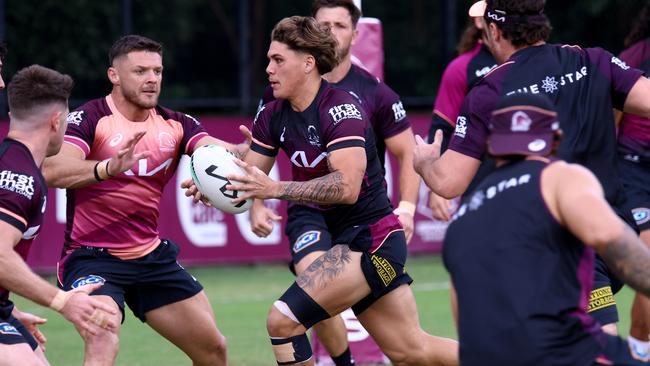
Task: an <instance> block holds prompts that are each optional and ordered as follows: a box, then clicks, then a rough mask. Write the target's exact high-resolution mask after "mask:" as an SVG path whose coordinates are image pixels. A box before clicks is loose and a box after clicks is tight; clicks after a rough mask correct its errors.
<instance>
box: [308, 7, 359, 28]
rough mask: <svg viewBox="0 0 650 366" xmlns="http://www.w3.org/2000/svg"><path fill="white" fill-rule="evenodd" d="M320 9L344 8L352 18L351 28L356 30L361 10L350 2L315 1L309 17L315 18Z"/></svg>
mask: <svg viewBox="0 0 650 366" xmlns="http://www.w3.org/2000/svg"><path fill="white" fill-rule="evenodd" d="M322 8H345V9H346V10H347V11H348V13H350V18H352V27H353V28H357V24H359V18H361V10H359V8H357V6H356V5H354V1H352V0H316V1H314V4H313V5H312V7H311V16H313V17H316V13H318V11H319V10H320V9H322Z"/></svg>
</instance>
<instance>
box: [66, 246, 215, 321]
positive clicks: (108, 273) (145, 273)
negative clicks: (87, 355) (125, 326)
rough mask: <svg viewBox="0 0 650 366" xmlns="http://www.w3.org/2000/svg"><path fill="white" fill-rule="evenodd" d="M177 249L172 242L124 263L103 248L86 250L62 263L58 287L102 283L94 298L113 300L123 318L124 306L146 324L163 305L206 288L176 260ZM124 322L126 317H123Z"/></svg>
mask: <svg viewBox="0 0 650 366" xmlns="http://www.w3.org/2000/svg"><path fill="white" fill-rule="evenodd" d="M178 251H179V249H178V246H176V244H174V243H173V242H172V241H170V240H162V241H161V242H160V245H159V246H158V247H157V248H156V249H155V250H154V251H153V252H151V253H149V254H147V255H145V256H144V257H141V258H137V259H130V260H123V259H120V258H118V257H115V256H113V255H111V254H109V253H108V252H107V251H106V250H105V249H103V248H93V247H83V248H80V249H77V250H75V251H74V252H72V253H71V254H70V255H68V256H67V257H66V258H64V259H63V260H62V261H61V262H59V271H60V272H62V274H63V276H62V278H60V281H62V283H61V282H60V283H59V287H61V288H62V289H64V290H66V291H68V290H70V289H72V288H75V287H78V286H82V285H84V284H88V283H98V282H103V283H104V286H102V287H101V288H99V289H98V290H96V291H95V292H93V293H92V294H93V295H107V296H110V297H112V298H113V300H115V302H116V303H117V305H118V306H119V307H120V309H121V310H122V315H124V303H125V302H126V304H127V305H128V306H129V308H130V309H131V311H133V314H135V316H137V317H138V318H139V319H140V320H141V321H143V322H145V321H146V317H145V314H146V313H147V312H148V311H150V310H154V309H157V308H159V307H161V306H164V305H168V304H171V303H175V302H178V301H181V300H185V299H187V298H190V297H192V296H194V295H196V294H197V293H199V292H200V291H201V290H202V289H203V287H202V286H201V284H200V283H199V282H198V281H197V280H196V278H194V277H193V276H192V275H190V274H189V273H188V272H187V271H186V270H185V269H184V268H183V267H182V266H181V265H180V264H179V263H178V262H177V261H176V258H177V257H178ZM122 321H124V318H122Z"/></svg>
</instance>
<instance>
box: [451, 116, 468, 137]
mask: <svg viewBox="0 0 650 366" xmlns="http://www.w3.org/2000/svg"><path fill="white" fill-rule="evenodd" d="M454 135H456V136H458V137H460V138H462V139H464V138H465V136H466V135H467V117H464V116H458V118H456V129H455V130H454Z"/></svg>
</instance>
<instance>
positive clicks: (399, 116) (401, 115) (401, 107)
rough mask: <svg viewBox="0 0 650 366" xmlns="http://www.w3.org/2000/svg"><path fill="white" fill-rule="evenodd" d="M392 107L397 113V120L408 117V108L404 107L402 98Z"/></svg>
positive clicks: (394, 112)
mask: <svg viewBox="0 0 650 366" xmlns="http://www.w3.org/2000/svg"><path fill="white" fill-rule="evenodd" d="M391 108H392V109H393V114H394V115H395V122H399V121H401V120H403V119H404V118H406V110H405V109H404V105H403V104H402V101H401V100H400V101H398V102H397V103H393V105H392V106H391Z"/></svg>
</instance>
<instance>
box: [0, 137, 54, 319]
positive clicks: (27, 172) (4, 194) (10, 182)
mask: <svg viewBox="0 0 650 366" xmlns="http://www.w3.org/2000/svg"><path fill="white" fill-rule="evenodd" d="M46 199H47V186H46V185H45V180H44V179H43V176H42V175H41V170H40V169H39V167H38V166H36V163H35V162H34V158H33V157H32V153H31V152H30V151H29V149H28V148H27V147H26V146H25V145H23V144H22V143H20V142H18V141H16V140H12V139H9V138H6V139H4V140H3V141H2V143H0V220H2V221H4V222H6V223H8V224H9V225H11V226H13V227H15V228H16V229H18V230H19V231H20V232H21V233H23V238H22V240H21V241H20V242H19V243H18V244H17V245H16V246H15V247H14V249H15V250H16V252H18V254H20V256H21V257H22V258H23V259H27V254H28V253H29V248H30V246H31V244H32V241H33V239H34V238H35V237H36V235H38V232H39V231H40V228H41V225H42V224H43V215H44V214H45V206H46ZM7 306H11V302H9V291H7V290H5V289H3V288H1V287H0V307H7Z"/></svg>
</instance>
